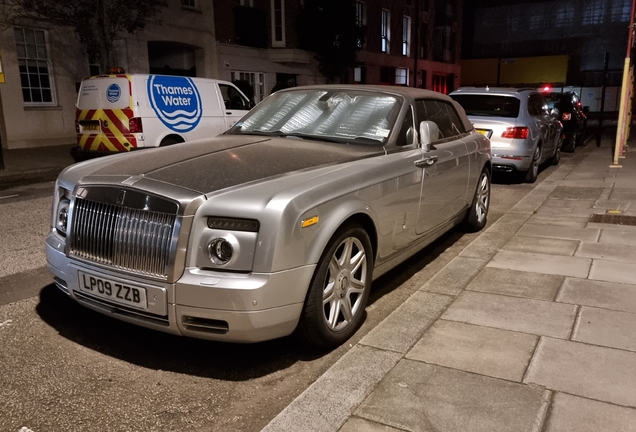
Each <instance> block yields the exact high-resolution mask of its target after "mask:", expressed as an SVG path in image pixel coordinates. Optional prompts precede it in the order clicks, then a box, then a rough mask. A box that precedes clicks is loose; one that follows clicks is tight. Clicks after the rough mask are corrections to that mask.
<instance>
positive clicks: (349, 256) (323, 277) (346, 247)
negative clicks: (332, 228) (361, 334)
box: [296, 224, 373, 348]
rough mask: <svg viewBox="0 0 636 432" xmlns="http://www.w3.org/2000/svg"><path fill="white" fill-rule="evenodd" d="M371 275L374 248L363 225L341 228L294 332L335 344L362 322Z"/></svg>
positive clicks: (322, 344)
mask: <svg viewBox="0 0 636 432" xmlns="http://www.w3.org/2000/svg"><path fill="white" fill-rule="evenodd" d="M372 276H373V248H372V247H371V241H370V240H369V236H368V234H367V233H366V231H365V230H364V229H362V227H360V226H359V225H355V224H348V225H345V226H343V227H342V228H340V229H339V230H338V231H337V232H336V234H334V236H333V238H332V239H331V241H330V242H329V244H328V245H327V248H326V249H325V251H324V252H323V254H322V257H321V258H320V261H319V262H318V265H317V267H316V271H315V273H314V277H313V279H312V281H311V285H310V286H309V291H308V292H307V298H306V300H305V305H304V307H303V311H302V314H301V316H300V322H299V323H298V328H297V329H296V330H297V333H298V334H299V335H300V336H301V337H303V338H304V339H305V340H306V341H307V342H309V343H310V344H311V345H314V346H318V347H324V348H327V347H334V346H337V345H340V344H342V343H343V342H345V341H346V340H347V339H349V338H350V337H351V336H352V335H353V334H354V333H355V331H356V330H358V328H359V327H360V325H361V324H362V319H363V316H364V312H365V311H364V309H365V307H366V305H367V299H368V298H369V290H370V289H371V278H372Z"/></svg>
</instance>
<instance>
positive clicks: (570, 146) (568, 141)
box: [562, 134, 579, 153]
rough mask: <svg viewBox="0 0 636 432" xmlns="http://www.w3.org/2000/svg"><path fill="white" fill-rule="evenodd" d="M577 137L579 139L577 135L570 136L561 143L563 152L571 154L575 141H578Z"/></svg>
mask: <svg viewBox="0 0 636 432" xmlns="http://www.w3.org/2000/svg"><path fill="white" fill-rule="evenodd" d="M578 137H579V135H578V134H572V135H570V137H569V138H568V139H566V140H565V142H564V143H563V147H562V148H563V151H566V152H568V153H573V152H574V147H576V141H577V140H578V139H579V138H578Z"/></svg>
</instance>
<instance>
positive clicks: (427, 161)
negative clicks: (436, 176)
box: [415, 156, 437, 168]
mask: <svg viewBox="0 0 636 432" xmlns="http://www.w3.org/2000/svg"><path fill="white" fill-rule="evenodd" d="M435 162H437V156H429V157H425V158H423V159H420V160H416V161H415V166H416V167H419V168H426V167H429V166H431V165H433V164H434V163H435Z"/></svg>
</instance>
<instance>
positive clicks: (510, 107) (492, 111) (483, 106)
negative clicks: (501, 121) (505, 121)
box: [451, 95, 520, 118]
mask: <svg viewBox="0 0 636 432" xmlns="http://www.w3.org/2000/svg"><path fill="white" fill-rule="evenodd" d="M451 97H452V98H453V99H455V100H456V101H457V102H458V103H459V104H460V105H461V106H462V108H464V111H466V114H467V115H473V116H487V117H512V118H516V117H518V116H519V104H520V102H519V99H517V98H516V97H512V96H495V95H452V96H451Z"/></svg>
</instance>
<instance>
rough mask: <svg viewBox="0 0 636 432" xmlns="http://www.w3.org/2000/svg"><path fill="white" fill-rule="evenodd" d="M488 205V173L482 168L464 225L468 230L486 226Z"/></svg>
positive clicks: (472, 230) (474, 230) (477, 229)
mask: <svg viewBox="0 0 636 432" xmlns="http://www.w3.org/2000/svg"><path fill="white" fill-rule="evenodd" d="M489 206H490V173H489V172H488V170H487V169H486V168H484V169H483V170H482V172H481V175H480V176H479V182H478V183H477V190H476V191H475V196H474V197H473V202H472V204H471V206H470V208H469V209H468V213H467V214H466V219H465V220H464V225H465V227H466V230H467V231H469V232H476V231H479V230H481V229H482V228H483V227H484V226H486V219H487V217H488V207H489Z"/></svg>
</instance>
